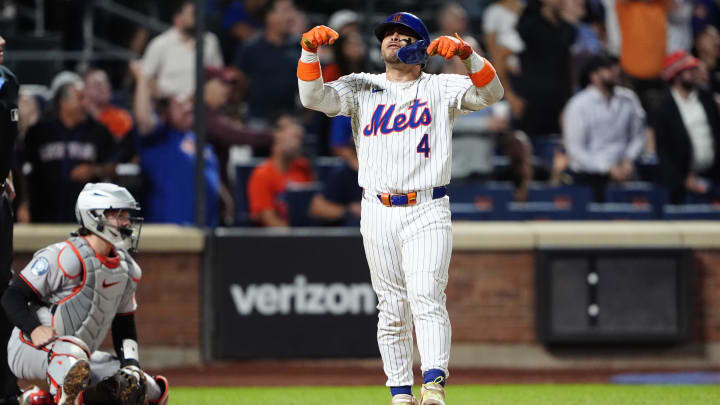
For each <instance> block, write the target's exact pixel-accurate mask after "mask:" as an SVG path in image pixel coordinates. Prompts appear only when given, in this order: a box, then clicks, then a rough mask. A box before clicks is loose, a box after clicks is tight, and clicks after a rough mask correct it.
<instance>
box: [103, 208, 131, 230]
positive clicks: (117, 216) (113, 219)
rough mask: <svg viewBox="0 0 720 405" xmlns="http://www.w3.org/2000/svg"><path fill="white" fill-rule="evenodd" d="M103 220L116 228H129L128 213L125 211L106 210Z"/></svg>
mask: <svg viewBox="0 0 720 405" xmlns="http://www.w3.org/2000/svg"><path fill="white" fill-rule="evenodd" d="M105 218H107V220H108V224H110V225H111V226H114V227H116V228H127V227H129V226H130V223H131V221H130V211H127V210H107V211H105Z"/></svg>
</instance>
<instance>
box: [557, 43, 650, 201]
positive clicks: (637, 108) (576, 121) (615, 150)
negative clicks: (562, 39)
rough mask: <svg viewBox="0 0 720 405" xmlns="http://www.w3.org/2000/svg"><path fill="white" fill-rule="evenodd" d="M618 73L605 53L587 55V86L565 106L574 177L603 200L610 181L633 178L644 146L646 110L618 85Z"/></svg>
mask: <svg viewBox="0 0 720 405" xmlns="http://www.w3.org/2000/svg"><path fill="white" fill-rule="evenodd" d="M618 76H619V69H617V67H616V66H614V64H613V63H612V61H611V60H610V59H609V58H607V57H605V56H595V57H593V58H591V59H590V60H589V61H588V62H587V65H586V66H585V68H584V69H583V74H582V81H583V83H584V84H587V86H586V87H585V89H584V90H582V91H580V92H579V93H577V94H576V95H574V96H573V97H572V98H571V99H570V101H568V104H567V107H566V108H565V111H564V112H563V138H564V139H563V140H564V143H565V150H566V151H567V154H568V159H569V165H570V172H571V173H570V175H571V177H572V179H573V183H575V184H581V185H586V186H589V187H590V188H592V190H593V195H594V199H595V201H597V202H602V201H604V199H605V187H606V186H607V184H608V183H610V182H624V181H628V180H630V179H631V177H632V175H633V170H634V162H635V159H637V158H638V156H640V154H641V153H642V151H643V147H644V146H645V112H644V111H643V109H642V107H641V105H640V102H639V100H638V99H637V96H636V95H635V93H633V92H632V91H631V90H629V89H626V88H623V87H620V86H618V80H619V77H618Z"/></svg>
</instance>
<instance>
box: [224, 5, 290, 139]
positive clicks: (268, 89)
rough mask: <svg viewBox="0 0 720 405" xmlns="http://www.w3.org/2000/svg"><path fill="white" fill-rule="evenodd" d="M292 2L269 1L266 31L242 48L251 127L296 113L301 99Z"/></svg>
mask: <svg viewBox="0 0 720 405" xmlns="http://www.w3.org/2000/svg"><path fill="white" fill-rule="evenodd" d="M294 9H295V6H294V5H293V2H292V0H268V1H267V3H266V4H265V7H264V12H263V16H264V21H265V30H264V31H263V32H262V35H259V36H257V37H255V38H254V39H252V40H251V41H249V42H247V43H246V44H244V45H243V47H242V48H241V49H240V51H239V53H238V55H237V58H236V60H235V63H236V66H237V67H238V68H239V69H240V71H241V72H242V74H243V80H241V82H242V83H245V85H246V86H247V87H248V88H249V92H248V93H247V100H246V101H247V104H248V112H247V114H248V117H247V118H248V124H249V125H250V126H251V127H264V126H266V125H267V120H268V118H269V117H271V116H272V114H273V112H274V111H281V110H282V111H292V110H294V109H295V106H296V101H295V100H296V98H297V79H296V70H297V59H298V58H299V57H300V49H301V48H299V47H298V45H297V44H298V41H300V38H296V37H293V36H290V35H289V27H290V23H291V22H292V19H293V18H294V17H295V15H294Z"/></svg>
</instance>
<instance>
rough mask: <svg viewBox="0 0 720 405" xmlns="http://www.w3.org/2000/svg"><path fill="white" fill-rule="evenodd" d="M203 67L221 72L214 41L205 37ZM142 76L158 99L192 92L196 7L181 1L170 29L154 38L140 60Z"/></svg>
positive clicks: (221, 64)
mask: <svg viewBox="0 0 720 405" xmlns="http://www.w3.org/2000/svg"><path fill="white" fill-rule="evenodd" d="M204 55H205V56H204V60H205V66H213V67H218V68H222V67H223V59H222V53H221V52H220V45H219V42H218V39H217V37H216V36H215V34H213V33H212V32H206V33H205V49H204ZM142 62H143V70H144V71H145V75H146V76H148V77H150V78H152V79H154V80H155V92H156V95H158V96H178V95H180V96H185V95H189V94H191V93H193V92H194V91H195V4H194V2H193V1H189V0H186V1H183V2H182V3H181V4H180V6H178V8H177V10H176V11H175V13H173V25H172V27H171V28H170V29H168V30H167V31H165V32H163V33H162V34H160V35H158V36H157V37H155V38H153V40H152V41H150V44H148V47H147V49H146V50H145V55H144V56H143V59H142Z"/></svg>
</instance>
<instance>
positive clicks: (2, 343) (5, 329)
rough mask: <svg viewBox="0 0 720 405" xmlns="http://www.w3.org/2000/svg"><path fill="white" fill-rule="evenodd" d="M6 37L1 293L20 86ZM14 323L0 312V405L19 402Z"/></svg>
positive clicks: (1, 70)
mask: <svg viewBox="0 0 720 405" xmlns="http://www.w3.org/2000/svg"><path fill="white" fill-rule="evenodd" d="M4 57H5V39H3V37H2V36H0V194H1V196H0V294H2V292H3V291H5V289H6V288H7V286H8V283H9V282H10V276H11V264H12V249H13V247H12V243H13V242H12V240H13V239H12V238H13V211H12V204H11V199H12V198H13V197H14V194H15V193H14V190H13V186H12V182H11V181H10V178H9V176H10V165H11V162H12V157H13V150H14V148H15V139H16V138H17V124H18V122H17V121H18V88H19V84H18V81H17V78H16V77H15V75H14V74H13V73H12V72H11V71H10V70H9V69H8V68H6V67H5V66H3V65H2V63H3V59H4ZM12 328H13V325H12V324H11V323H10V321H9V320H8V319H7V315H5V312H4V311H0V405H2V404H17V395H18V394H19V390H18V386H17V378H15V376H14V375H13V374H12V373H11V372H10V368H9V367H8V361H7V349H6V347H7V341H8V339H9V338H10V333H11V332H12Z"/></svg>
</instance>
